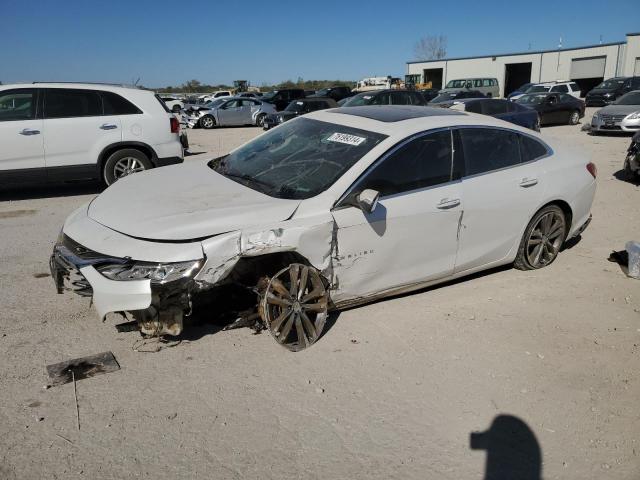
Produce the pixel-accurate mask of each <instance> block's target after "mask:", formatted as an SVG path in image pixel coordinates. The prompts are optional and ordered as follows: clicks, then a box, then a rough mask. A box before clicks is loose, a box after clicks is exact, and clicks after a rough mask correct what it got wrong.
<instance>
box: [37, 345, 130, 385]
mask: <svg viewBox="0 0 640 480" xmlns="http://www.w3.org/2000/svg"><path fill="white" fill-rule="evenodd" d="M116 370H120V365H119V364H118V362H117V360H116V357H114V356H113V353H111V352H103V353H98V354H96V355H90V356H88V357H81V358H75V359H73V360H67V361H66V362H60V363H54V364H51V365H47V373H48V374H49V378H50V379H51V386H56V385H64V384H65V383H70V382H72V381H73V378H72V377H75V379H76V380H81V379H83V378H90V377H94V376H96V375H100V374H103V373H110V372H115V371H116ZM71 372H73V376H72V375H71Z"/></svg>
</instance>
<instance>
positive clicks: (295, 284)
mask: <svg viewBox="0 0 640 480" xmlns="http://www.w3.org/2000/svg"><path fill="white" fill-rule="evenodd" d="M595 176H596V169H595V166H594V165H593V164H592V163H590V162H588V160H586V159H585V158H584V157H583V156H582V155H580V154H577V153H574V152H572V151H569V150H567V149H565V148H564V147H562V146H561V145H555V144H551V143H550V142H548V141H547V140H546V139H543V138H542V137H541V136H540V135H539V134H537V133H534V132H532V131H530V130H526V129H523V128H519V127H517V126H515V125H513V124H511V123H506V122H503V121H500V120H497V119H493V118H491V117H487V116H483V115H475V114H469V113H464V112H454V111H449V110H445V109H431V108H426V107H407V106H388V107H386V106H385V107H381V106H372V107H351V108H338V109H333V110H325V111H321V112H316V113H312V114H309V115H306V116H305V117H301V118H298V119H294V120H292V121H290V122H287V123H285V124H283V125H281V126H279V127H277V128H275V129H273V130H270V131H268V132H266V133H264V134H262V135H261V136H259V137H257V138H256V139H254V140H252V141H250V142H249V143H247V144H245V145H243V146H241V147H239V148H238V149H236V150H234V151H232V152H231V153H230V154H228V155H226V156H224V157H221V158H216V159H214V160H211V161H209V162H201V161H191V162H188V163H186V164H184V165H179V166H172V167H166V168H162V169H158V170H152V171H149V172H144V173H140V174H136V175H132V176H130V177H126V178H124V179H122V180H120V181H118V182H117V183H115V184H114V185H112V186H111V187H109V188H108V189H107V190H106V191H104V192H103V193H102V194H101V195H99V196H98V197H97V198H95V199H94V200H93V201H92V202H90V203H89V204H88V205H85V206H83V207H82V208H80V209H78V210H77V211H75V212H74V213H73V214H72V215H71V216H70V217H69V218H68V219H67V221H66V222H65V224H64V227H63V230H62V232H61V234H60V237H59V239H58V241H57V243H56V245H55V247H54V251H53V255H52V257H51V262H50V263H51V270H52V274H53V277H54V280H55V282H56V286H57V288H58V292H59V293H62V292H63V291H65V290H67V289H70V290H75V291H76V292H77V293H79V294H81V295H85V296H91V297H92V299H93V305H94V306H95V308H96V309H97V312H98V315H99V316H100V318H104V316H105V315H106V314H107V313H108V312H120V313H123V314H125V313H127V314H128V315H129V316H131V317H133V319H134V321H136V322H137V324H138V325H139V328H140V329H141V330H142V332H143V333H146V334H170V335H178V334H179V333H180V332H181V331H182V328H183V318H184V317H185V316H187V315H189V314H190V313H191V310H192V300H193V298H194V296H200V295H205V296H206V295H209V294H213V293H214V292H216V291H217V290H219V289H221V288H224V287H225V286H226V287H228V286H236V287H240V288H243V289H245V291H249V292H252V293H251V295H252V296H253V297H252V298H253V299H254V300H253V302H254V306H255V309H254V313H253V315H251V314H250V315H248V318H254V319H255V321H256V322H259V323H260V324H261V325H263V326H264V327H265V328H267V329H268V330H269V331H270V332H271V334H272V335H273V336H274V338H275V339H276V340H277V341H278V342H279V343H280V344H282V345H283V346H285V347H288V348H290V349H291V350H299V349H301V348H305V347H307V346H309V345H311V344H312V343H314V342H315V341H316V340H317V339H318V337H319V336H320V334H321V333H322V330H323V327H324V323H325V319H326V317H327V313H328V312H329V311H330V310H332V309H339V308H341V307H345V306H351V305H356V304H359V303H364V302H367V301H370V300H373V299H377V298H380V297H384V296H389V295H394V294H397V293H402V292H407V291H411V290H416V289H419V288H421V287H424V286H427V285H430V284H434V283H438V282H443V281H446V280H450V279H452V278H455V277H460V276H463V275H468V274H470V273H473V272H477V271H479V270H483V269H487V268H490V267H495V266H498V265H503V264H510V263H512V264H514V265H515V267H516V268H520V269H537V268H541V267H544V266H547V265H549V264H550V263H551V262H553V261H554V260H555V258H556V256H557V255H558V252H559V251H560V249H561V247H562V245H563V243H564V242H565V241H566V240H567V239H569V238H571V237H575V236H577V235H579V234H580V233H581V232H582V231H583V230H584V229H585V228H586V226H587V225H588V223H589V221H590V219H591V215H590V210H591V204H592V202H593V198H594V194H595V189H596V182H595ZM212 308H215V303H214V304H213V306H212Z"/></svg>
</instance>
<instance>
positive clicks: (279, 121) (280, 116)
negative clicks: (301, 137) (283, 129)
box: [278, 115, 284, 123]
mask: <svg viewBox="0 0 640 480" xmlns="http://www.w3.org/2000/svg"><path fill="white" fill-rule="evenodd" d="M282 122H284V117H283V116H282V115H278V123H282Z"/></svg>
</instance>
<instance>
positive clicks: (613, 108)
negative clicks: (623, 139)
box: [591, 90, 640, 132]
mask: <svg viewBox="0 0 640 480" xmlns="http://www.w3.org/2000/svg"><path fill="white" fill-rule="evenodd" d="M591 131H593V132H637V131H640V90H634V91H633V92H629V93H625V94H624V95H623V96H621V97H620V98H619V99H618V100H616V101H615V102H614V103H612V104H611V105H608V106H606V107H604V108H601V109H600V110H598V111H597V112H596V113H595V114H594V115H593V118H592V119H591Z"/></svg>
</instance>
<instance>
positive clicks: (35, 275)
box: [33, 272, 51, 278]
mask: <svg viewBox="0 0 640 480" xmlns="http://www.w3.org/2000/svg"><path fill="white" fill-rule="evenodd" d="M33 276H34V278H47V277H50V276H51V274H50V273H45V272H42V273H34V274H33Z"/></svg>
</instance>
